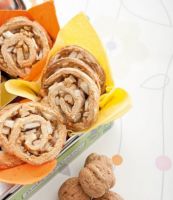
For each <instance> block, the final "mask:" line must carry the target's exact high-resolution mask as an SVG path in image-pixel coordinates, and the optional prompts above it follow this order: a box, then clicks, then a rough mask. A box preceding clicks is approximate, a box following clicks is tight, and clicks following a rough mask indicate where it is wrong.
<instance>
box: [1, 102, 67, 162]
mask: <svg viewBox="0 0 173 200" xmlns="http://www.w3.org/2000/svg"><path fill="white" fill-rule="evenodd" d="M0 130H1V132H0V139H1V140H2V144H3V146H4V148H8V151H9V152H11V153H13V154H14V155H16V156H17V157H18V158H20V159H21V160H23V161H25V162H28V163H30V164H42V163H45V162H47V161H49V160H52V159H54V158H55V157H56V156H57V155H58V154H59V152H60V150H61V149H62V147H63V145H64V143H65V141H66V128H65V126H64V125H62V124H60V123H58V122H57V120H56V115H55V113H54V112H53V111H52V110H51V109H50V108H49V109H47V107H45V106H42V105H41V104H40V103H24V104H17V105H14V106H13V108H11V109H9V111H8V112H5V113H4V114H2V115H1V116H0Z"/></svg>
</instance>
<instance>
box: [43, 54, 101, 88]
mask: <svg viewBox="0 0 173 200" xmlns="http://www.w3.org/2000/svg"><path fill="white" fill-rule="evenodd" d="M47 68H48V69H47V70H46V71H45V72H44V75H43V78H42V83H43V84H44V82H45V80H46V79H47V78H48V77H50V76H51V75H52V74H54V73H55V72H56V71H57V70H59V69H64V68H75V69H79V70H80V71H82V72H84V73H85V74H87V75H88V76H90V77H91V78H92V80H93V81H94V82H95V84H96V85H97V87H98V89H99V91H100V89H101V88H100V83H99V78H98V76H97V74H96V73H94V72H93V70H92V69H91V68H90V67H89V66H88V65H87V64H85V63H84V62H82V61H81V60H78V59H73V58H62V59H59V60H57V61H56V62H55V63H52V65H48V67H47Z"/></svg>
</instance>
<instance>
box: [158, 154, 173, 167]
mask: <svg viewBox="0 0 173 200" xmlns="http://www.w3.org/2000/svg"><path fill="white" fill-rule="evenodd" d="M156 167H157V168H158V169H159V170H161V171H167V170H169V169H170V168H171V167H172V162H171V160H170V158H169V157H167V156H164V155H161V156H159V157H157V159H156Z"/></svg>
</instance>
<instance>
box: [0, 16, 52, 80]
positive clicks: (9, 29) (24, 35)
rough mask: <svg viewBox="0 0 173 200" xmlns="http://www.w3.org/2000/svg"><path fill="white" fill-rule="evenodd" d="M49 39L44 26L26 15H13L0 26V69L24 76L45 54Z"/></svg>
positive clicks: (47, 50) (49, 43)
mask: <svg viewBox="0 0 173 200" xmlns="http://www.w3.org/2000/svg"><path fill="white" fill-rule="evenodd" d="M51 45H52V44H51V40H50V38H49V36H48V34H47V33H46V31H45V30H44V28H43V27H42V26H41V25H39V24H38V23H37V22H35V21H34V22H33V21H31V20H29V19H28V18H26V17H15V18H12V19H10V20H9V21H7V22H6V23H5V24H3V25H2V26H1V27H0V69H1V70H3V71H5V72H7V73H8V74H10V75H11V76H14V77H17V76H19V77H24V76H26V75H28V74H29V73H30V71H31V67H32V65H33V64H35V63H36V62H38V61H39V60H41V59H42V58H43V57H44V56H46V55H47V54H48V52H49V50H50V46H51Z"/></svg>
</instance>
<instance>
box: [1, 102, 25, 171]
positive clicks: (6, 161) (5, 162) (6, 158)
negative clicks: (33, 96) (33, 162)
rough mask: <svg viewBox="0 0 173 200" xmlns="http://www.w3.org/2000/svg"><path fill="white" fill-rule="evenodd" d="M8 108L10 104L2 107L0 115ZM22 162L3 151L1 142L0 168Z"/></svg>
mask: <svg viewBox="0 0 173 200" xmlns="http://www.w3.org/2000/svg"><path fill="white" fill-rule="evenodd" d="M13 105H14V104H13ZM10 108H11V105H8V106H6V107H5V108H4V109H2V110H0V116H1V115H2V114H3V113H4V112H6V111H8V110H9V109H10ZM22 163H23V161H22V160H20V159H19V158H17V157H16V156H14V155H12V154H9V153H7V152H6V151H4V149H3V147H2V144H0V170H1V169H7V168H11V167H15V166H18V165H21V164H22Z"/></svg>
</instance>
